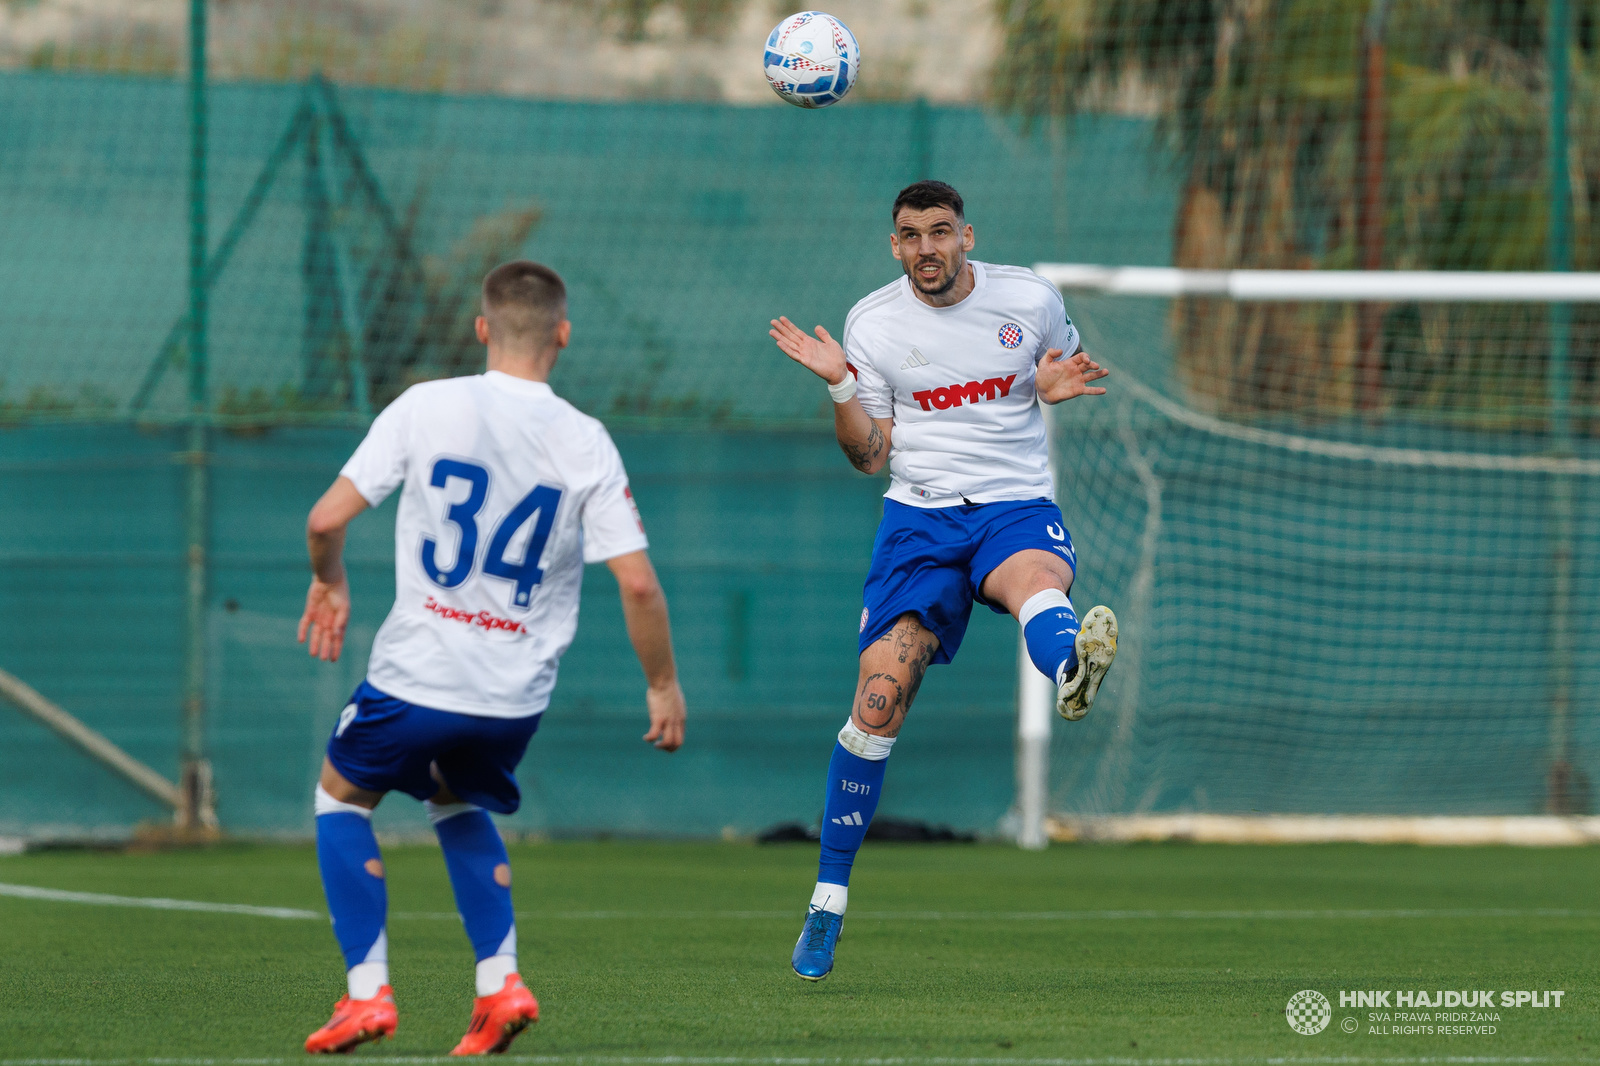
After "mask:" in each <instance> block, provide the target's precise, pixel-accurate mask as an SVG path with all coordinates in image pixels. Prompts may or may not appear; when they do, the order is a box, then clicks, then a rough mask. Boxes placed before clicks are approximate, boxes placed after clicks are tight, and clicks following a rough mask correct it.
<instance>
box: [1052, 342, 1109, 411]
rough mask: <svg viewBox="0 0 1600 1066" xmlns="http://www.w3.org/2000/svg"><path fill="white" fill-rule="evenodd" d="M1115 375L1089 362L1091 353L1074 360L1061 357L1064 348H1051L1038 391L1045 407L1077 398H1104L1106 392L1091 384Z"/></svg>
mask: <svg viewBox="0 0 1600 1066" xmlns="http://www.w3.org/2000/svg"><path fill="white" fill-rule="evenodd" d="M1109 373H1111V371H1109V370H1107V369H1106V368H1105V367H1103V366H1101V365H1100V364H1099V363H1097V362H1095V361H1094V360H1093V359H1090V358H1089V353H1088V352H1082V351H1080V352H1078V353H1077V354H1076V355H1073V356H1071V357H1070V358H1066V359H1063V358H1062V357H1061V349H1060V348H1051V349H1050V350H1049V351H1048V352H1045V353H1044V358H1043V359H1041V360H1039V372H1038V375H1037V377H1035V379H1034V388H1035V390H1037V391H1038V393H1039V398H1040V399H1041V400H1043V401H1044V402H1045V403H1060V402H1061V401H1062V400H1070V399H1073V398H1074V397H1077V396H1104V395H1105V394H1106V390H1105V389H1103V388H1101V387H1100V386H1098V385H1090V384H1089V382H1091V381H1099V380H1100V379H1101V378H1103V377H1105V376H1106V375H1107V374H1109Z"/></svg>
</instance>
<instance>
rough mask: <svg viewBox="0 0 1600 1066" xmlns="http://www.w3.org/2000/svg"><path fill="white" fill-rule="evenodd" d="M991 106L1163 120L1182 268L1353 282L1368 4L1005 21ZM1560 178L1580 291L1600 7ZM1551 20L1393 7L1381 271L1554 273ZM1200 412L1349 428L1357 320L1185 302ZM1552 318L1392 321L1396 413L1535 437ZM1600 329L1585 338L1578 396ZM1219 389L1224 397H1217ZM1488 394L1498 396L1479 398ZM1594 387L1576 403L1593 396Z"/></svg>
mask: <svg viewBox="0 0 1600 1066" xmlns="http://www.w3.org/2000/svg"><path fill="white" fill-rule="evenodd" d="M997 4H998V14H999V18H1000V22H1001V25H1002V27H1003V30H1004V34H1005V40H1006V48H1005V50H1004V51H1003V53H1002V54H1004V55H1005V56H1006V59H1005V60H1004V62H1002V63H1000V64H998V65H997V67H996V70H995V75H994V85H993V90H994V96H995V99H996V101H997V102H998V103H999V104H1000V105H1001V106H1002V107H1004V108H1007V109H1009V110H1013V111H1016V112H1019V113H1021V114H1023V115H1026V116H1028V117H1030V118H1033V119H1061V118H1066V117H1069V116H1071V115H1072V114H1074V113H1078V112H1083V111H1093V110H1099V109H1103V108H1105V107H1107V106H1109V105H1111V104H1113V103H1114V102H1115V101H1116V100H1118V99H1126V98H1127V97H1128V95H1129V90H1130V89H1134V90H1137V92H1136V93H1135V94H1134V95H1136V96H1139V97H1141V98H1144V99H1149V100H1153V101H1155V103H1154V110H1155V112H1156V115H1157V118H1158V123H1157V129H1158V133H1159V136H1160V138H1161V143H1162V146H1163V147H1164V148H1165V149H1166V150H1167V152H1168V153H1169V154H1170V156H1171V158H1172V159H1173V160H1174V162H1175V164H1176V166H1177V168H1178V172H1179V175H1180V178H1181V183H1182V194H1181V197H1180V203H1179V209H1178V213H1177V217H1176V219H1175V220H1174V231H1173V249H1174V259H1175V261H1176V263H1177V265H1179V266H1186V267H1201V268H1211V269H1225V268H1233V267H1261V268H1302V267H1326V268H1340V267H1343V268H1350V267H1355V266H1357V265H1358V262H1359V257H1358V248H1357V232H1356V215H1357V204H1356V201H1357V185H1356V181H1355V177H1356V163H1357V136H1358V117H1359V116H1358V89H1359V86H1358V78H1357V74H1358V56H1359V42H1360V37H1361V27H1362V23H1363V20H1364V19H1365V18H1366V17H1367V14H1368V9H1369V3H1368V0H997ZM1573 7H1574V8H1575V9H1576V12H1575V13H1576V19H1575V23H1576V33H1575V34H1574V35H1573V38H1574V44H1575V48H1574V50H1573V60H1574V61H1573V64H1572V70H1573V85H1572V90H1573V92H1572V97H1573V105H1572V109H1571V112H1570V114H1571V121H1572V128H1571V138H1570V140H1571V145H1572V150H1571V152H1570V160H1569V168H1568V169H1569V176H1570V179H1571V183H1572V194H1573V204H1574V222H1575V227H1574V241H1573V247H1574V254H1575V267H1576V268H1577V269H1580V270H1582V269H1595V268H1596V267H1597V266H1600V92H1597V79H1596V71H1597V65H1600V64H1597V47H1596V36H1597V34H1600V0H1573ZM1544 17H1545V13H1544V10H1543V5H1542V4H1540V3H1538V2H1537V0H1534V2H1531V3H1530V2H1523V0H1396V2H1395V3H1394V4H1393V5H1392V8H1391V11H1390V13H1389V15H1388V19H1387V26H1386V32H1385V41H1386V46H1387V60H1388V61H1387V64H1386V67H1385V70H1384V75H1385V81H1386V87H1387V100H1388V104H1387V108H1386V114H1385V116H1384V120H1385V127H1386V139H1387V143H1388V145H1389V153H1388V161H1387V168H1386V174H1385V181H1384V187H1383V196H1382V204H1381V225H1382V231H1383V234H1384V242H1383V244H1384V247H1385V248H1387V249H1388V250H1389V253H1388V254H1387V255H1386V256H1385V261H1384V263H1383V265H1384V266H1385V267H1390V268H1400V269H1437V270H1519V269H1520V270H1537V269H1540V268H1542V267H1543V266H1544V264H1545V227H1546V210H1547V200H1546V189H1547V177H1546V174H1545V147H1544V146H1545V136H1546V131H1547V125H1548V115H1547V99H1548V96H1547V93H1548V86H1547V80H1548V79H1547V76H1546V66H1545V58H1544V25H1543V20H1544ZM1173 314H1174V315H1175V317H1176V319H1177V322H1175V325H1176V326H1178V327H1180V328H1177V329H1176V330H1175V336H1176V337H1177V338H1178V342H1179V367H1180V375H1181V377H1182V380H1183V384H1184V385H1185V387H1186V388H1187V389H1188V392H1189V395H1190V398H1191V399H1192V400H1193V401H1195V402H1197V403H1200V404H1202V405H1205V406H1210V407H1213V408H1216V409H1222V410H1233V411H1241V412H1244V411H1259V410H1272V409H1278V410H1284V409H1290V410H1300V411H1307V412H1319V413H1337V412H1339V411H1345V410H1349V409H1350V408H1351V407H1352V406H1353V405H1354V404H1355V401H1356V395H1355V387H1354V386H1355V373H1354V367H1355V362H1356V315H1355V309H1354V308H1348V307H1339V306H1337V305H1332V306H1327V307H1303V306H1302V307H1296V306H1283V305H1248V304H1229V303H1226V302H1223V301H1214V300H1206V301H1196V300H1187V301H1180V302H1179V303H1178V305H1177V306H1176V307H1175V308H1174V311H1173ZM1545 323H1546V316H1545V311H1544V309H1543V308H1529V307H1527V306H1514V307H1499V306H1491V307H1471V306H1467V305H1437V304H1436V305H1423V306H1417V305H1413V306H1399V307H1393V308H1390V309H1388V310H1387V311H1386V313H1385V317H1384V320H1383V330H1382V344H1383V352H1382V355H1383V364H1384V369H1383V373H1384V378H1383V394H1382V395H1383V402H1384V403H1385V405H1386V406H1409V407H1415V408H1420V409H1423V410H1426V411H1430V412H1435V413H1439V414H1445V415H1449V416H1452V417H1457V418H1459V417H1461V416H1463V415H1465V416H1467V417H1468V419H1469V420H1470V421H1472V422H1474V423H1476V424H1480V425H1482V424H1490V423H1498V424H1518V423H1520V422H1523V421H1527V420H1529V419H1530V418H1532V419H1534V420H1537V419H1538V417H1539V416H1538V414H1537V412H1538V411H1539V409H1541V407H1542V402H1543V401H1542V398H1543V395H1544V385H1543V366H1544V359H1545V353H1546V344H1547V340H1546V325H1545ZM1597 356H1600V318H1597V316H1596V315H1595V313H1594V311H1593V310H1582V309H1580V311H1579V312H1578V314H1577V315H1576V316H1575V319H1574V330H1573V366H1574V370H1575V371H1576V374H1575V376H1576V377H1577V380H1578V388H1579V395H1578V398H1579V399H1582V398H1584V397H1585V395H1586V394H1592V393H1593V385H1592V378H1593V375H1594V366H1595V362H1596V358H1597ZM1219 383H1220V384H1219ZM1491 383H1492V387H1489V386H1490V385H1491ZM1586 383H1587V387H1586Z"/></svg>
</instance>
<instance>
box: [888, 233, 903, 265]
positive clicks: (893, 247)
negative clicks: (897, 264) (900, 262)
mask: <svg viewBox="0 0 1600 1066" xmlns="http://www.w3.org/2000/svg"><path fill="white" fill-rule="evenodd" d="M889 251H891V252H893V253H894V257H895V258H896V259H899V258H900V234H898V233H890V234H889Z"/></svg>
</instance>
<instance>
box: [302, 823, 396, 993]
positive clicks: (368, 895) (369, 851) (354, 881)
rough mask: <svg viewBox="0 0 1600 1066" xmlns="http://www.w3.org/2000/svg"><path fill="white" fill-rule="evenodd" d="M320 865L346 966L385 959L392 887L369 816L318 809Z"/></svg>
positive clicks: (383, 960) (318, 859) (330, 911)
mask: <svg viewBox="0 0 1600 1066" xmlns="http://www.w3.org/2000/svg"><path fill="white" fill-rule="evenodd" d="M317 865H318V866H319V867H321V869H322V889H323V891H324V892H325V893H327V896H328V913H329V914H330V915H332V916H333V935H334V936H335V937H336V938H337V939H338V941H339V950H341V951H343V952H344V964H345V967H346V969H349V968H352V967H355V966H359V965H361V964H362V963H364V962H385V963H386V962H387V961H388V938H387V937H385V936H384V932H383V927H384V923H385V921H386V918H387V914H388V910H389V892H388V889H387V886H386V885H385V884H384V880H383V860H382V858H381V857H380V856H379V854H378V838H377V837H375V836H373V835H372V821H371V819H370V818H364V817H362V816H361V815H359V814H353V813H350V812H348V811H338V812H335V813H332V814H319V815H317Z"/></svg>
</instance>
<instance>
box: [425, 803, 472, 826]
mask: <svg viewBox="0 0 1600 1066" xmlns="http://www.w3.org/2000/svg"><path fill="white" fill-rule="evenodd" d="M422 809H423V810H425V811H427V812H428V822H429V823H430V824H432V825H438V824H439V823H440V822H443V821H445V820H446V819H449V818H454V817H455V816H456V815H458V814H466V813H467V812H468V811H478V810H482V809H483V808H481V807H478V806H475V805H474V804H471V803H435V802H433V800H423V801H422Z"/></svg>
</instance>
